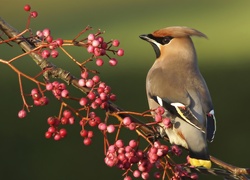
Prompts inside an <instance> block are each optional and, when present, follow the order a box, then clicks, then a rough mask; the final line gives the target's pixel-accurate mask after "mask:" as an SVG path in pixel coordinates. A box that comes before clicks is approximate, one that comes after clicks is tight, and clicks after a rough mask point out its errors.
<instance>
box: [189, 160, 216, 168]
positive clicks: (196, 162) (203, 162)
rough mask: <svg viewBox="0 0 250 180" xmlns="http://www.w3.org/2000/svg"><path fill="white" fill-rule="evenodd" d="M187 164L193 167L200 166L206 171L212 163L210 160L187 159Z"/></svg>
mask: <svg viewBox="0 0 250 180" xmlns="http://www.w3.org/2000/svg"><path fill="white" fill-rule="evenodd" d="M189 163H190V164H191V165H192V166H194V167H199V166H201V167H204V168H207V169H210V168H211V166H212V163H211V161H210V160H204V159H195V158H189Z"/></svg>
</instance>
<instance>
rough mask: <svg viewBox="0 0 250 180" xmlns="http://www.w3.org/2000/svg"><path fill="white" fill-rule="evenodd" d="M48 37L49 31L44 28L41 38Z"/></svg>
mask: <svg viewBox="0 0 250 180" xmlns="http://www.w3.org/2000/svg"><path fill="white" fill-rule="evenodd" d="M49 35H50V29H49V28H45V29H44V30H43V36H45V37H47V36H49Z"/></svg>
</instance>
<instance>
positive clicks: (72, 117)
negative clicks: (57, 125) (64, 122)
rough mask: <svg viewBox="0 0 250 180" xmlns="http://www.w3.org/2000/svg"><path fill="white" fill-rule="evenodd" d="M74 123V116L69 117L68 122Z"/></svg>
mask: <svg viewBox="0 0 250 180" xmlns="http://www.w3.org/2000/svg"><path fill="white" fill-rule="evenodd" d="M74 123H75V118H74V116H71V117H70V118H69V124H74Z"/></svg>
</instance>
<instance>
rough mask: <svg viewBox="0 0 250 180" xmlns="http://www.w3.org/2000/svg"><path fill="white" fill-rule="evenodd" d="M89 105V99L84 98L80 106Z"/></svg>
mask: <svg viewBox="0 0 250 180" xmlns="http://www.w3.org/2000/svg"><path fill="white" fill-rule="evenodd" d="M87 103H88V99H87V98H84V97H83V98H81V99H80V101H79V104H80V105H81V106H86V105H87Z"/></svg>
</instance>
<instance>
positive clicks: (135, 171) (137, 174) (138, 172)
mask: <svg viewBox="0 0 250 180" xmlns="http://www.w3.org/2000/svg"><path fill="white" fill-rule="evenodd" d="M140 175H141V173H140V171H138V170H134V172H133V176H134V177H135V178H138V177H140Z"/></svg>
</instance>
